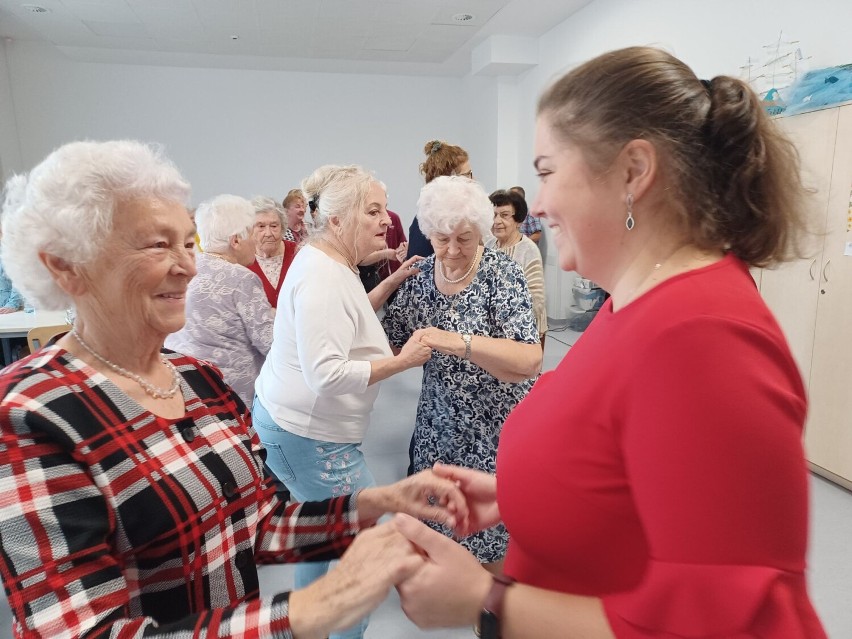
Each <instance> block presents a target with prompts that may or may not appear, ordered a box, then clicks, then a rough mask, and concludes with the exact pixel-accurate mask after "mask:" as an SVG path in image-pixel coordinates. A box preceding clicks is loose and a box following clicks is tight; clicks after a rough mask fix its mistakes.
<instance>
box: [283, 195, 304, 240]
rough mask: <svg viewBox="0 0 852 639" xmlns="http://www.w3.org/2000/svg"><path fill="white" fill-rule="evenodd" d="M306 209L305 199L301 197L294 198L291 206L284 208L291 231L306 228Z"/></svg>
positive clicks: (298, 231) (299, 230)
mask: <svg viewBox="0 0 852 639" xmlns="http://www.w3.org/2000/svg"><path fill="white" fill-rule="evenodd" d="M306 209H307V205H306V204H305V201H304V200H302V199H299V198H296V199H294V200H293V201H292V202H291V203H290V206H288V207H287V208H286V209H284V214H285V215H286V216H287V227H288V228H289V229H290V230H291V231H295V232H297V233H301V232H302V231H303V230H304V229H305V210H306Z"/></svg>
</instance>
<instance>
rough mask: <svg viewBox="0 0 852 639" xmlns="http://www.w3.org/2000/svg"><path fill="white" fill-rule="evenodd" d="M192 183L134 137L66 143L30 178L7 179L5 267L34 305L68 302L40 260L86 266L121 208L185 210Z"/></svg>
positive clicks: (46, 306) (159, 153)
mask: <svg viewBox="0 0 852 639" xmlns="http://www.w3.org/2000/svg"><path fill="white" fill-rule="evenodd" d="M189 195H190V186H189V183H188V182H187V181H186V180H185V179H184V178H183V177H182V176H181V174H180V172H179V171H178V170H177V168H175V166H174V164H172V162H171V161H170V160H168V159H167V158H166V157H165V156H164V154H163V151H162V149H161V148H160V147H159V146H153V145H148V144H144V143H142V142H138V141H135V140H114V141H109V142H91V141H86V142H71V143H69V144H66V145H64V146H61V147H59V148H58V149H56V150H55V151H53V152H52V153H51V154H50V155H48V156H47V157H46V158H45V159H44V160H43V161H42V162H41V164H39V165H38V166H36V167H35V168H34V169H33V170H32V171H30V173H29V175H16V176H14V177H12V178H11V179H10V180H9V181H8V182H7V183H6V188H5V197H4V201H3V239H2V259H3V266H4V267H5V268H6V272H7V273H8V274H9V277H10V278H11V280H12V282H13V284H14V286H15V288H17V289H18V290H19V291H20V292H21V293H22V294H23V295H24V296H25V297H26V298H27V299H28V300H30V301H32V302H33V303H34V304H35V306H37V307H39V308H43V309H49V310H61V309H64V308H68V307H69V306H72V305H73V300H71V298H70V297H69V296H68V295H67V294H66V293H65V291H63V290H62V289H61V288H60V287H59V286H57V284H56V282H55V281H54V280H53V277H52V276H51V275H50V272H49V271H48V270H47V267H45V265H44V264H43V263H42V261H41V259H40V258H39V254H40V253H47V254H50V255H55V256H56V257H59V258H62V259H64V260H65V261H67V262H69V263H71V264H86V263H89V262H91V261H92V260H94V259H95V258H96V257H97V256H98V254H99V253H100V251H102V250H103V249H104V246H105V242H106V239H107V236H108V235H109V233H110V231H111V230H112V225H113V216H114V214H115V211H116V209H117V207H118V206H119V203H121V202H122V201H126V200H129V199H136V198H155V199H158V200H163V201H168V202H177V203H179V204H182V205H184V206H186V204H187V202H188V201H189Z"/></svg>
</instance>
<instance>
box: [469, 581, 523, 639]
mask: <svg viewBox="0 0 852 639" xmlns="http://www.w3.org/2000/svg"><path fill="white" fill-rule="evenodd" d="M491 580H492V581H491V589H490V590H489V591H488V596H487V597H485V603H484V604H483V605H482V612H481V613H480V615H479V625H478V626H477V627H475V628H474V632H476V635H477V636H478V637H482V639H500V637H501V632H500V618H501V617H502V615H503V599H504V598H505V596H506V588H508V587H509V586H511V585H512V584H513V583H515V580H514V579H512V578H511V577H507V576H506V575H491Z"/></svg>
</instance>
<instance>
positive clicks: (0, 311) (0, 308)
mask: <svg viewBox="0 0 852 639" xmlns="http://www.w3.org/2000/svg"><path fill="white" fill-rule="evenodd" d="M17 310H18V309H17V308H11V307H9V306H0V315H5V314H6V313H14V312H15V311H17Z"/></svg>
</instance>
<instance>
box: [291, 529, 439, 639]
mask: <svg viewBox="0 0 852 639" xmlns="http://www.w3.org/2000/svg"><path fill="white" fill-rule="evenodd" d="M423 563H424V558H423V556H422V555H421V554H420V553H419V552H417V550H416V549H415V547H414V546H413V545H412V544H411V542H409V541H408V539H407V538H406V537H404V536H403V535H402V534H400V532H399V531H398V530H397V528H396V526H395V525H394V524H393V523H392V522H388V523H385V524H381V525H379V526H375V527H374V528H370V529H369V530H365V531H363V532H360V533H358V536H357V537H356V538H355V540H354V541H353V542H352V545H351V546H350V547H349V548H348V549H347V550H346V552H345V553H344V554H343V557H341V559H340V563H339V564H338V565H337V566H335V567H334V568H332V569H331V570H330V571H329V572H328V574H326V575H325V576H323V577H321V578H320V579H318V580H317V581H315V582H313V583H312V584H311V585H310V586H308V587H307V588H303V589H302V590H296V591H294V592H292V593H290V613H289V616H290V626H291V628H292V630H293V636H294V637H296V638H297V639H310V638H313V637H317V638H321V637H327V636H328V635H329V633H331V632H333V631H335V630H342V629H343V628H348V627H349V626H351V625H352V624H354V623H355V622H356V621H358V620H359V619H361V618H362V617H364V616H365V615H367V614H368V613H370V612H371V611H372V610H374V609H375V608H376V607H377V606H378V605H379V604H381V603H382V602H383V601H384V600H385V598H386V597H387V595H388V592H389V591H390V589H391V587H393V586H396V585H397V584H400V583H402V582H403V581H405V580H406V579H408V578H409V577H411V576H412V575H414V573H416V572H417V571H418V570H419V569H420V568H421V567H422V566H423Z"/></svg>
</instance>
